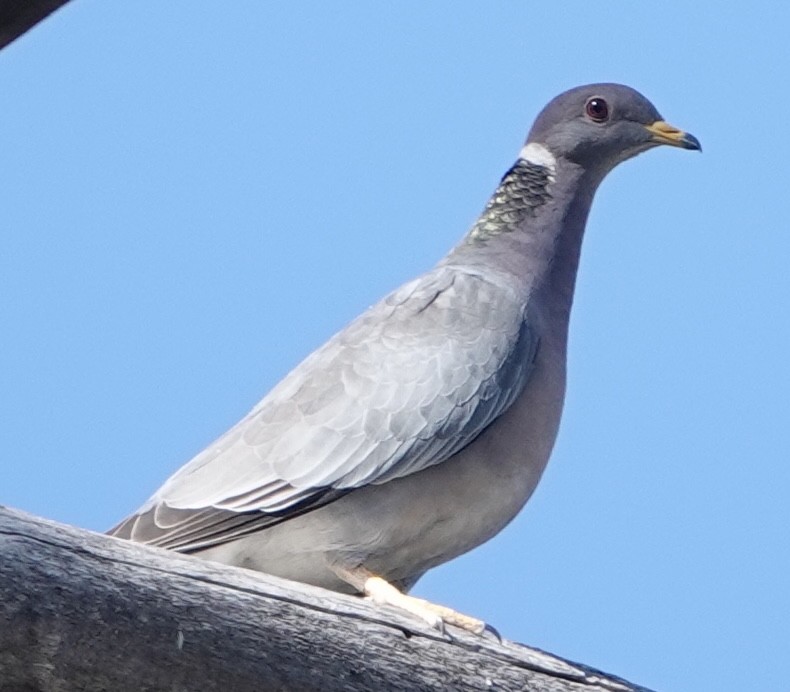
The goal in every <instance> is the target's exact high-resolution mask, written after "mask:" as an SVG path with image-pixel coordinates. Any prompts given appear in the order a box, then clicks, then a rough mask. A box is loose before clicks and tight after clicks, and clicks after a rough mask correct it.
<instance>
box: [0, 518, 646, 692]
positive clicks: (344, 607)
mask: <svg viewBox="0 0 790 692" xmlns="http://www.w3.org/2000/svg"><path fill="white" fill-rule="evenodd" d="M644 689H645V688H642V687H638V686H635V685H631V684H629V683H627V682H625V681H623V680H620V679H618V678H615V677H612V676H609V675H606V674H604V673H601V672H599V671H596V670H593V669H591V668H588V667H586V666H583V665H579V664H576V663H570V662H568V661H565V660H562V659H560V658H557V657H555V656H552V655H550V654H547V653H544V652H542V651H539V650H537V649H532V648H529V647H526V646H522V645H520V644H515V643H512V642H507V641H505V642H502V643H500V642H498V641H496V640H495V639H493V638H480V637H476V636H473V635H470V634H466V633H462V632H457V631H453V632H452V639H449V638H447V637H443V636H442V635H441V634H440V633H439V632H437V631H435V630H431V629H430V628H427V627H425V626H423V625H422V624H421V623H420V622H418V621H416V620H414V619H412V618H411V617H410V616H408V615H405V614H402V613H401V612H399V611H398V610H395V609H391V608H385V607H380V606H376V605H374V604H371V603H369V602H367V601H364V600H362V599H360V598H355V597H351V596H344V595H341V594H336V593H333V592H329V591H324V590H323V589H318V588H314V587H311V586H306V585H304V584H297V583H294V582H288V581H284V580H282V579H277V578H275V577H270V576H268V575H262V574H259V573H255V572H250V571H247V570H243V569H237V568H233V567H226V566H224V565H218V564H213V563H209V562H205V561H203V560H199V559H197V558H191V557H188V556H183V555H178V554H175V553H170V552H166V551H163V550H158V549H155V548H148V547H145V546H141V545H137V544H133V543H128V542H126V541H121V540H118V539H115V538H110V537H107V536H104V535H101V534H95V533H92V532H89V531H84V530H81V529H77V528H73V527H70V526H64V525H62V524H57V523H55V522H52V521H47V520H44V519H40V518H38V517H34V516H32V515H29V514H25V513H24V512H19V511H16V510H11V509H6V508H2V507H0V690H3V692H5V691H6V690H8V691H11V690H13V691H16V690H19V691H25V692H33V691H34V690H41V691H46V692H55V691H58V692H63V691H66V690H84V691H86V692H88V691H92V690H107V691H108V692H109V691H113V692H124V691H125V690H129V691H131V690H135V691H139V690H170V691H173V692H175V691H182V690H183V691H187V690H189V691H192V690H207V691H211V690H218V691H219V690H222V691H233V692H246V691H247V690H250V691H252V690H255V691H256V692H261V691H266V690H327V691H330V692H331V691H333V690H492V691H504V690H551V691H552V692H560V691H565V690H569V691H570V690H574V691H581V690H585V691H587V692H591V691H592V690H607V691H610V692H613V691H619V692H625V691H629V690H644Z"/></svg>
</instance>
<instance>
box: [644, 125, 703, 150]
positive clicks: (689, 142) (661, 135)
mask: <svg viewBox="0 0 790 692" xmlns="http://www.w3.org/2000/svg"><path fill="white" fill-rule="evenodd" d="M645 129H646V130H647V131H648V132H649V133H650V134H651V136H652V139H653V141H654V142H655V143H656V144H669V146H671V147H680V148H682V149H694V150H696V151H702V145H701V144H700V143H699V140H698V139H697V138H696V137H695V136H694V135H690V134H689V133H688V132H683V130H678V128H676V127H675V126H674V125H670V124H669V123H668V122H665V121H664V120H656V122H654V123H653V124H652V125H645Z"/></svg>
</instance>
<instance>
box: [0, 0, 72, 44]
mask: <svg viewBox="0 0 790 692" xmlns="http://www.w3.org/2000/svg"><path fill="white" fill-rule="evenodd" d="M67 2H68V0H0V49H2V48H5V47H6V46H7V45H8V44H9V43H11V41H13V40H14V39H16V38H19V37H20V36H21V35H22V34H24V33H25V32H26V31H27V30H28V29H31V28H32V27H34V26H35V25H36V24H38V23H39V22H40V21H41V20H42V19H44V18H46V17H48V16H49V15H50V14H52V13H53V12H54V11H55V10H56V9H58V8H59V7H61V6H62V5H65V4H66V3H67Z"/></svg>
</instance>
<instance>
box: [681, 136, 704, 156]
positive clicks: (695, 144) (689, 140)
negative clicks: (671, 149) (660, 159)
mask: <svg viewBox="0 0 790 692" xmlns="http://www.w3.org/2000/svg"><path fill="white" fill-rule="evenodd" d="M681 141H682V144H683V148H684V149H690V150H691V151H702V145H701V144H700V143H699V140H698V139H697V138H696V137H695V136H694V135H690V134H689V133H688V132H687V133H686V134H684V135H683V139H682V140H681Z"/></svg>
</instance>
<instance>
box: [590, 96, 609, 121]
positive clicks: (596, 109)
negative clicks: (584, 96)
mask: <svg viewBox="0 0 790 692" xmlns="http://www.w3.org/2000/svg"><path fill="white" fill-rule="evenodd" d="M584 112H585V113H587V117H588V118H590V120H594V121H595V122H597V123H602V122H604V120H608V119H609V104H608V103H606V101H604V100H603V99H602V98H600V97H599V96H596V97H594V98H591V99H589V100H588V101H587V103H586V104H585V106H584Z"/></svg>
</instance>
